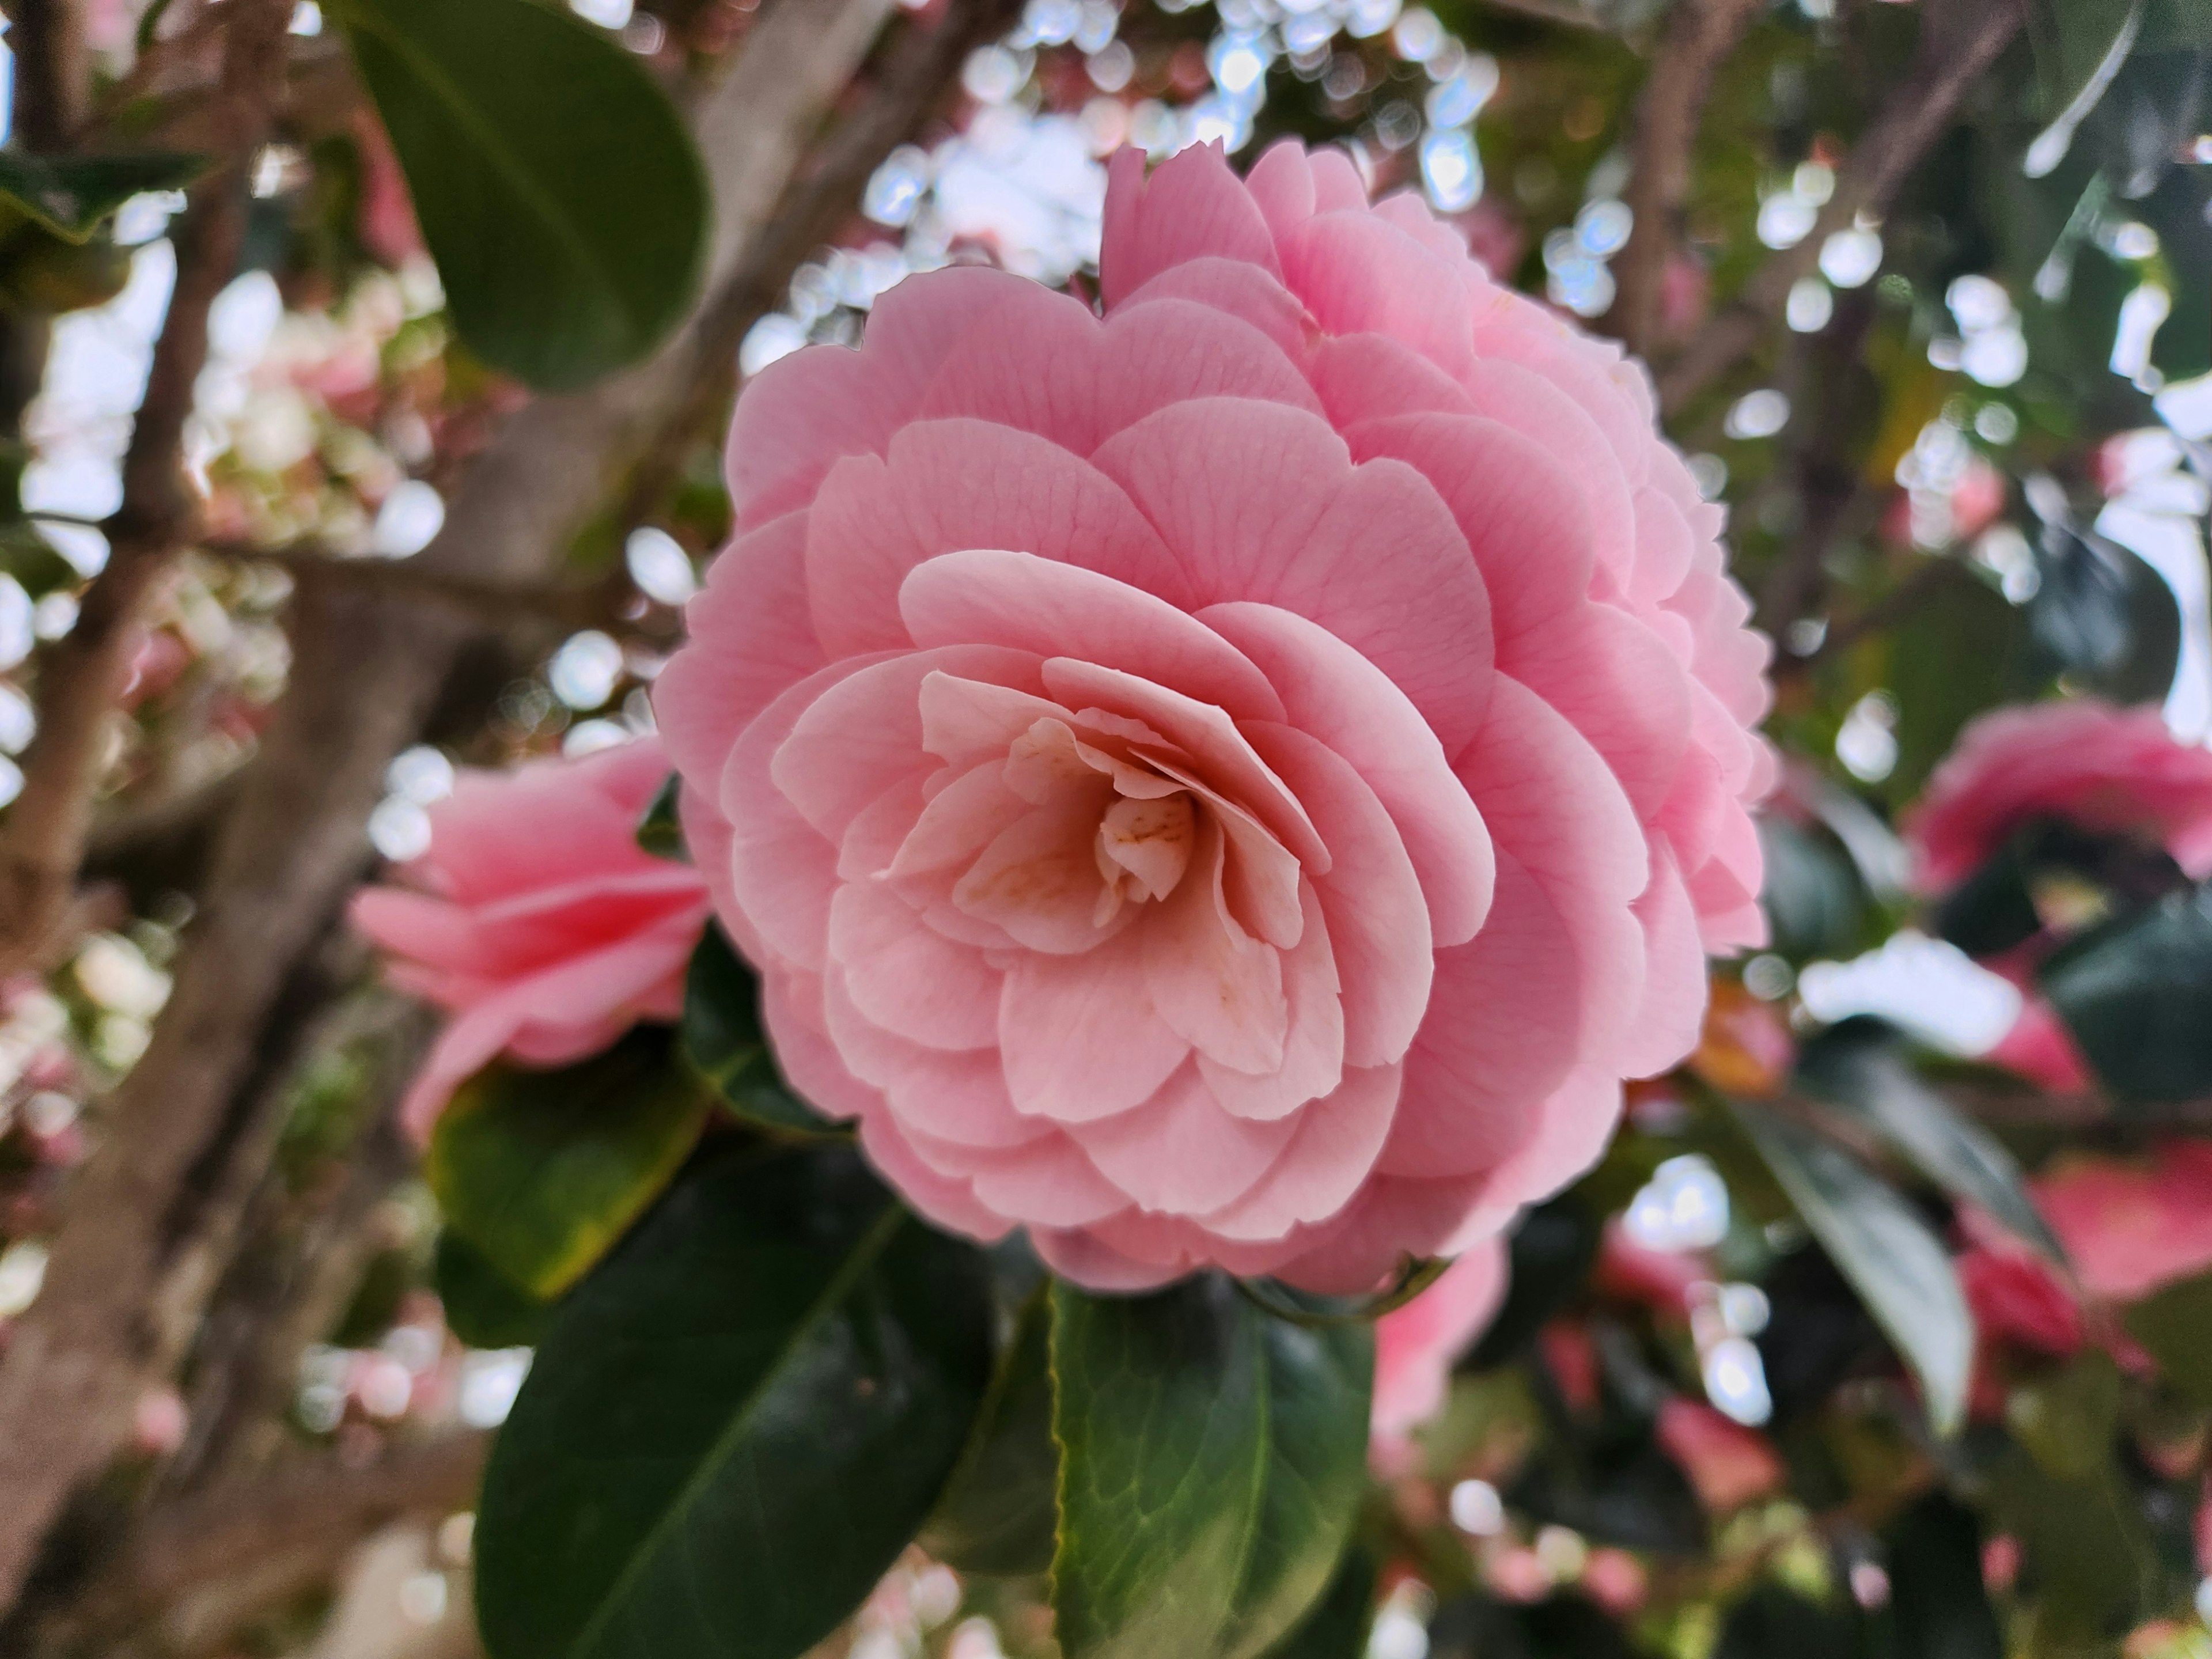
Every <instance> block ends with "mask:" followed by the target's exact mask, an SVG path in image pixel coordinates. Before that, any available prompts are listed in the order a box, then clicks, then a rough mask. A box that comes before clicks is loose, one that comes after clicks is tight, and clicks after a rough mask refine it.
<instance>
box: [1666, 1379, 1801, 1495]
mask: <svg viewBox="0 0 2212 1659" xmlns="http://www.w3.org/2000/svg"><path fill="white" fill-rule="evenodd" d="M1658 1438H1659V1444H1660V1447H1661V1449H1663V1450H1664V1451H1665V1452H1666V1454H1667V1455H1668V1456H1669V1457H1671V1458H1673V1459H1674V1462H1675V1463H1676V1464H1677V1465H1679V1466H1680V1468H1681V1471H1682V1473H1683V1474H1686V1475H1687V1476H1689V1477H1690V1485H1691V1486H1693V1487H1695V1488H1696V1489H1697V1493H1698V1497H1699V1501H1701V1502H1702V1503H1703V1504H1705V1507H1706V1508H1707V1509H1709V1510H1712V1511H1713V1512H1714V1513H1715V1514H1720V1513H1723V1512H1724V1511H1726V1510H1733V1509H1737V1508H1740V1507H1741V1506H1742V1505H1743V1504H1748V1503H1749V1502H1751V1500H1752V1499H1753V1498H1764V1497H1765V1495H1766V1494H1767V1493H1768V1492H1772V1491H1774V1490H1775V1489H1776V1488H1778V1486H1781V1485H1782V1483H1783V1480H1784V1476H1785V1474H1786V1471H1785V1470H1784V1468H1783V1466H1782V1458H1781V1455H1779V1454H1778V1452H1776V1450H1775V1449H1774V1448H1773V1447H1772V1446H1771V1444H1769V1443H1768V1442H1767V1439H1766V1437H1765V1435H1763V1434H1760V1433H1759V1432H1758V1431H1755V1430H1753V1429H1747V1428H1746V1427H1744V1425H1742V1424H1741V1423H1739V1422H1737V1421H1735V1419H1733V1418H1729V1417H1723V1416H1722V1415H1721V1413H1718V1412H1717V1411H1715V1410H1714V1409H1713V1408H1712V1407H1711V1406H1707V1405H1704V1404H1701V1403H1700V1402H1699V1401H1694V1400H1685V1399H1683V1398H1682V1397H1681V1396H1680V1395H1676V1396H1675V1397H1674V1398H1673V1399H1671V1400H1669V1401H1668V1402H1667V1403H1666V1404H1665V1405H1663V1406H1662V1407H1660V1408H1659V1424H1658Z"/></svg>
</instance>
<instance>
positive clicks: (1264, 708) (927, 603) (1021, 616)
mask: <svg viewBox="0 0 2212 1659" xmlns="http://www.w3.org/2000/svg"><path fill="white" fill-rule="evenodd" d="M899 610H900V612H901V614H902V616H903V617H905V619H906V626H907V628H908V630H909V631H910V632H911V633H912V635H913V636H914V641H915V644H917V645H921V646H938V645H944V646H950V645H955V644H960V643H963V642H967V641H974V642H976V643H980V644H985V645H998V646H1005V647H1009V648H1010V649H1012V650H1016V651H1023V652H1034V653H1036V654H1037V655H1038V656H1040V657H1075V658H1079V659H1082V660H1084V661H1085V662H1093V663H1097V664H1100V665H1103V666H1105V667H1108V668H1116V669H1120V670H1121V671H1124V672H1125V673H1129V674H1133V675H1135V676H1137V677H1138V678H1140V679H1146V680H1151V681H1152V682H1154V683H1155V684H1160V685H1164V686H1166V687H1169V688H1170V689H1171V690H1176V691H1180V692H1182V694H1183V695H1184V696H1188V697H1191V698H1194V699H1195V700H1196V701H1198V702H1209V703H1215V704H1218V705H1219V706H1220V707H1221V708H1224V709H1225V710H1226V711H1227V712H1228V713H1229V714H1231V715H1234V716H1236V717H1237V718H1239V719H1255V720H1279V719H1281V718H1282V715H1283V704H1282V701H1281V699H1280V698H1279V697H1278V696H1276V694H1275V689H1274V687H1273V686H1272V685H1271V684H1268V681H1267V676H1266V675H1264V674H1262V673H1261V671H1259V670H1258V669H1257V668H1255V666H1254V665H1252V663H1251V662H1250V661H1249V659H1246V658H1245V657H1243V655H1241V654H1240V653H1238V652H1237V648H1236V647H1234V646H1232V645H1231V644H1230V643H1229V642H1228V641H1226V640H1225V639H1223V638H1222V637H1221V635H1218V634H1217V633H1215V632H1214V631H1213V630H1212V629H1210V628H1207V627H1206V625H1205V624H1204V623H1200V622H1199V621H1197V620H1195V619H1194V618H1193V617H1191V616H1190V615H1188V613H1187V612H1185V611H1181V610H1178V609H1177V608H1176V606H1174V605H1169V604H1167V603H1166V602H1165V601H1164V600H1161V599H1154V598H1153V597H1152V595H1151V594H1149V593H1146V592H1142V591H1141V590H1139V589H1138V588H1135V587H1132V586H1128V585H1127V583H1125V582H1120V581H1116V580H1114V578H1112V577H1111V576H1102V575H1098V574H1095V573H1093V572H1091V571H1089V570H1079V569H1078V568H1075V567H1074V566H1073V565H1069V564H1054V563H1051V562H1048V560H1045V559H1042V558H1036V557H1034V556H1031V555H1030V554H1027V553H1007V552H999V551H993V550H987V549H984V548H980V547H979V548H976V549H974V550H969V551H966V552H959V553H945V554H942V555H940V556H938V557H936V558H933V559H932V560H930V561H929V562H927V564H924V565H921V566H919V567H917V568H915V570H914V571H913V572H912V573H911V574H909V575H908V577H907V578H906V581H905V584H904V586H902V587H901V588H900V590H899Z"/></svg>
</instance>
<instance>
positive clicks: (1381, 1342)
mask: <svg viewBox="0 0 2212 1659" xmlns="http://www.w3.org/2000/svg"><path fill="white" fill-rule="evenodd" d="M1507 1279H1508V1273H1507V1261H1506V1255H1505V1246H1504V1242H1503V1241H1502V1240H1498V1239H1488V1240H1486V1241H1485V1242H1483V1243H1480V1244H1477V1245H1475V1246H1474V1248H1473V1249H1469V1250H1468V1253H1467V1254H1466V1255H1462V1257H1460V1259H1459V1260H1458V1261H1455V1262H1453V1263H1452V1264H1451V1266H1450V1267H1447V1268H1445V1269H1444V1271H1443V1273H1442V1274H1441V1275H1440V1276H1439V1277H1438V1278H1437V1282H1436V1283H1435V1284H1433V1285H1430V1286H1429V1287H1428V1289H1426V1290H1425V1291H1422V1292H1421V1293H1420V1294H1419V1296H1417V1297H1414V1298H1413V1300H1412V1301H1411V1302H1408V1303H1407V1304H1406V1305H1405V1306H1404V1307H1402V1308H1396V1309H1393V1310H1391V1311H1390V1312H1389V1313H1387V1314H1384V1315H1383V1317H1382V1318H1380V1319H1378V1320H1376V1322H1375V1395H1374V1405H1373V1412H1372V1415H1371V1417H1370V1424H1371V1430H1370V1432H1371V1435H1372V1438H1371V1441H1370V1445H1369V1451H1368V1455H1369V1457H1370V1461H1372V1462H1375V1463H1376V1465H1377V1466H1378V1467H1381V1468H1386V1469H1388V1468H1394V1467H1395V1466H1396V1465H1397V1464H1399V1463H1400V1462H1402V1461H1403V1460H1404V1456H1405V1453H1406V1450H1407V1437H1408V1436H1409V1435H1411V1434H1412V1432H1413V1431H1414V1430H1415V1429H1416V1428H1418V1427H1419V1426H1420V1425H1422V1424H1424V1423H1425V1422H1427V1421H1428V1420H1429V1419H1431V1418H1432V1417H1434V1416H1435V1415H1436V1414H1437V1413H1438V1412H1440V1411H1442V1410H1443V1407H1444V1398H1445V1395H1446V1394H1447V1392H1448V1391H1449V1386H1450V1382H1451V1370H1452V1366H1453V1365H1454V1364H1455V1363H1456V1362H1457V1361H1458V1359H1459V1357H1460V1356H1461V1355H1462V1354H1463V1353H1465V1352H1467V1351H1468V1348H1470V1347H1472V1346H1474V1340H1475V1338H1477V1337H1478V1336H1480V1335H1481V1334H1482V1332H1483V1328H1484V1327H1486V1326H1487V1325H1488V1324H1489V1323H1490V1322H1491V1320H1492V1317H1494V1316H1496V1314H1497V1312H1498V1307H1499V1305H1500V1304H1502V1303H1503V1302H1504V1300H1505V1288H1506V1283H1507Z"/></svg>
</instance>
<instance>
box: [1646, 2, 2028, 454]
mask: <svg viewBox="0 0 2212 1659" xmlns="http://www.w3.org/2000/svg"><path fill="white" fill-rule="evenodd" d="M1922 9H1923V11H1924V12H1925V13H1926V14H1927V15H1926V16H1925V17H1923V19H1922V21H1921V25H1920V46H1919V51H1918V53H1917V58H1916V60H1915V63H1914V65H1913V70H1912V72H1911V75H1909V76H1906V78H1905V82H1904V83H1903V84H1902V85H1901V86H1899V88H1898V89H1897V91H1896V92H1895V93H1894V94H1892V95H1891V97H1890V99H1889V100H1888V101H1887V103H1885V104H1884V105H1883V106H1882V109H1881V114H1879V115H1878V116H1876V117H1875V120H1874V123H1873V125H1870V126H1869V127H1868V129H1867V131H1866V132H1865V133H1864V135H1863V137H1861V138H1860V139H1859V142H1858V143H1857V144H1856V145H1854V146H1853V147H1852V149H1851V153H1850V156H1849V157H1847V158H1846V159H1845V161H1844V165H1843V166H1842V167H1840V168H1839V169H1838V171H1837V173H1836V188H1835V193H1834V194H1833V195H1832V196H1831V197H1829V198H1828V204H1827V206H1826V207H1825V208H1823V209H1822V210H1821V211H1820V220H1819V222H1817V223H1816V224H1815V225H1814V228H1813V233H1812V234H1810V235H1809V236H1808V237H1806V238H1805V239H1804V240H1802V241H1801V242H1799V243H1798V244H1797V245H1796V246H1794V247H1790V248H1785V249H1784V250H1783V251H1782V252H1778V253H1775V254H1773V255H1771V257H1770V258H1768V259H1767V260H1766V262H1765V264H1762V265H1761V266H1760V267H1759V269H1758V270H1756V271H1755V272H1753V275H1752V277H1751V280H1750V281H1748V282H1747V283H1745V284H1744V286H1743V291H1742V292H1741V294H1739V295H1737V296H1736V298H1735V301H1734V302H1733V303H1732V304H1730V305H1729V307H1728V308H1727V309H1726V310H1724V311H1723V312H1722V313H1720V314H1719V315H1718V316H1717V317H1715V318H1714V319H1712V320H1711V322H1709V323H1707V324H1706V325H1705V327H1704V328H1703V329H1702V330H1701V331H1699V334H1698V336H1697V337H1696V338H1695V339H1693V340H1692V341H1691V342H1690V343H1689V345H1688V346H1687V347H1686V348H1685V349H1683V351H1682V354H1681V356H1679V357H1678V358H1676V359H1675V360H1674V362H1673V363H1672V364H1671V365H1669V367H1668V369H1667V371H1666V372H1665V373H1664V374H1662V375H1661V376H1660V377H1659V388H1660V402H1661V404H1662V405H1663V406H1664V407H1665V408H1666V409H1667V410H1668V411H1669V412H1670V413H1671V412H1673V411H1674V410H1679V409H1680V408H1681V407H1682V406H1683V405H1684V404H1686V403H1688V402H1689V401H1690V400H1691V399H1692V398H1695V397H1696V396H1697V395H1698V394H1699V392H1703V391H1705V388H1706V387H1707V386H1711V384H1712V383H1713V382H1714V381H1715V380H1718V379H1719V378H1720V377H1721V376H1722V375H1723V374H1727V373H1728V371H1729V369H1730V368H1734V367H1735V364H1736V363H1737V362H1739V361H1740V360H1741V358H1742V357H1743V356H1745V355H1746V354H1747V353H1748V352H1749V351H1751V350H1752V349H1753V348H1754V347H1755V346H1757V345H1758V343H1759V340H1760V338H1761V337H1763V336H1764V335H1765V331H1766V330H1767V329H1768V327H1769V326H1770V325H1771V324H1772V323H1773V321H1774V319H1776V318H1778V317H1779V316H1780V315H1781V314H1782V309H1783V307H1784V305H1785V304H1786V303H1787V302H1788V301H1789V298H1790V289H1792V288H1794V287H1795V286H1796V283H1797V281H1798V279H1799V278H1800V277H1802V276H1808V275H1809V274H1810V273H1811V272H1812V271H1813V270H1814V268H1815V266H1817V265H1818V264H1819V263H1820V250H1821V248H1822V246H1824V245H1825V244H1826V241H1827V240H1828V238H1829V236H1830V235H1832V234H1834V233H1835V232H1837V231H1839V230H1842V229H1844V228H1846V227H1847V226H1849V225H1850V223H1851V222H1852V221H1853V220H1855V219H1856V218H1857V216H1859V215H1860V214H1862V213H1865V214H1869V215H1874V214H1880V213H1881V212H1882V211H1883V210H1885V209H1886V208H1887V207H1888V205H1889V204H1890V202H1891V201H1892V200H1893V198H1894V197H1895V196H1896V194H1897V191H1898V189H1899V186H1900V185H1903V184H1904V182H1905V179H1906V177H1907V176H1908V175H1909V174H1910V173H1911V171H1912V169H1913V168H1914V167H1917V166H1918V165H1919V163H1920V161H1921V158H1922V157H1923V156H1924V155H1927V153H1928V152H1929V149H1933V148H1934V146H1935V144H1936V140H1937V139H1939V138H1941V137H1942V136H1943V135H1944V133H1945V132H1947V131H1949V130H1950V126H1951V120H1952V117H1953V116H1954V114H1955V113H1956V112H1957V111H1958V107H1959V102H1960V100H1961V99H1962V98H1964V97H1965V96H1966V91H1967V89H1968V88H1970V87H1972V85H1973V84H1974V83H1975V82H1977V81H1978V80H1979V79H1980V78H1981V76H1982V75H1983V73H1984V71H1985V70H1988V69H1989V67H1990V64H1994V63H1995V62H1996V59H1997V57H1998V55H1999V54H2000V53H2001V52H2003V51H2004V49H2005V47H2006V46H2008V45H2010V44H2011V42H2012V40H2013V38H2014V37H2015V35H2017V34H2018V33H2020V31H2021V27H2022V25H2023V24H2024V23H2025V22H2026V21H2027V0H1943V3H1940V4H1939V3H1937V0H1927V3H1925V4H1924V5H1923V7H1922Z"/></svg>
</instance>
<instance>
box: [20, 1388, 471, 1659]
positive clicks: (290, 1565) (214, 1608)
mask: <svg viewBox="0 0 2212 1659" xmlns="http://www.w3.org/2000/svg"><path fill="white" fill-rule="evenodd" d="M484 1449H485V1441H484V1437H483V1436H482V1435H480V1434H477V1433H474V1432H471V1431H465V1430H458V1429H455V1430H447V1431H441V1432H440V1433H438V1434H436V1435H435V1436H433V1437H426V1438H424V1439H422V1440H416V1441H399V1442H396V1443H392V1444H391V1445H388V1446H386V1448H385V1449H383V1450H382V1451H381V1452H380V1454H379V1455H377V1456H376V1457H375V1458H374V1460H372V1461H371V1462H368V1463H366V1464H356V1463H353V1462H349V1461H348V1460H347V1459H345V1458H344V1457H343V1456H342V1455H340V1454H338V1453H336V1452H324V1453H317V1454H314V1455H307V1456H302V1457H300V1458H297V1459H295V1461H294V1462H291V1463H290V1464H289V1465H288V1466H286V1467H284V1468H279V1469H276V1470H273V1471H270V1472H269V1473H266V1474H260V1475H257V1476H256V1477H254V1478H252V1479H251V1480H239V1481H234V1482H231V1483H228V1484H225V1485H223V1486H217V1487H215V1488H213V1489H211V1490H210V1491H207V1492H195V1493H193V1494H191V1496H189V1497H186V1498H179V1499H176V1500H173V1501H172V1502H169V1503H167V1504H158V1505H156V1506H155V1508H154V1509H153V1510H149V1512H148V1513H147V1515H146V1516H145V1518H144V1520H143V1522H142V1523H141V1524H140V1526H139V1528H138V1530H137V1533H136V1534H134V1535H133V1537H132V1539H131V1542H130V1544H129V1546H128V1547H126V1548H125V1549H124V1551H123V1552H122V1553H120V1554H118V1556H117V1557H116V1558H115V1559H113V1560H112V1561H111V1562H110V1563H109V1564H108V1565H107V1567H106V1570H105V1571H103V1572H102V1573H101V1574H100V1577H99V1579H98V1580H97V1582H96V1583H95V1584H94V1586H93V1587H92V1591H91V1593H90V1594H89V1595H87V1596H86V1597H85V1598H84V1600H83V1601H82V1603H81V1606H82V1616H81V1617H80V1618H79V1619H78V1620H75V1621H73V1623H72V1626H70V1627H69V1628H68V1629H66V1630H57V1631H55V1632H52V1635H53V1637H54V1638H56V1639H58V1640H59V1641H62V1642H64V1643H66V1644H67V1645H68V1647H69V1649H70V1650H72V1651H78V1652H104V1651H107V1650H109V1649H110V1647H111V1646H112V1644H115V1643H116V1642H118V1641H119V1640H121V1639H122V1638H126V1637H128V1636H130V1635H131V1634H132V1633H134V1632H137V1631H140V1630H143V1629H144V1628H145V1627H147V1626H159V1627H160V1632H161V1637H162V1638H164V1639H163V1640H162V1642H161V1650H163V1651H165V1652H167V1651H175V1650H182V1651H185V1652H192V1651H204V1650H209V1649H210V1648H214V1647H216V1646H217V1645H218V1644H221V1643H222V1642H223V1641H224V1640H225V1639H226V1638H228V1636H229V1635H230V1633H231V1632H232V1631H233V1630H234V1629H235V1628H236V1627H237V1626H238V1625H239V1624H240V1623H242V1622H244V1621H245V1620H249V1619H251V1618H252V1617H253V1616H254V1615H255V1614H256V1613H261V1612H264V1611H265V1610H267V1609H269V1608H270V1607H277V1606H281V1605H282V1604H283V1603H284V1602H286V1601H289V1600H291V1599H293V1598H294V1597H295V1596H298V1595H301V1594H302V1593H304V1592H307V1591H309V1590H313V1589H315V1588H317V1587H318V1586H319V1585H321V1584H323V1583H328V1582H329V1581H330V1579H331V1577H334V1576H335V1575H336V1574H337V1571H339V1570H340V1569H341V1568H342V1567H343V1565H344V1564H345V1560H346V1559H347V1557H348V1556H349V1555H350V1554H351V1553H353V1551H354V1549H355V1548H356V1546H357V1545H358V1544H359V1543H360V1541H362V1538H363V1537H365V1536H367V1535H368V1534H369V1533H371V1532H373V1531H374V1530H375V1529H376V1528H379V1527H382V1526H385V1525H387V1524H389V1523H390V1522H393V1521H397V1520H400V1519H403V1518H404V1517H407V1516H423V1517H425V1518H428V1517H435V1516H443V1515H447V1514H450V1513H452V1512H453V1511H455V1510H462V1509H465V1508H467V1507H468V1505H469V1504H470V1502H471V1499H472V1498H474V1496H475V1492H476V1485H477V1479H478V1478H479V1476H480V1475H481V1474H482V1472H483V1457H484Z"/></svg>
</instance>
